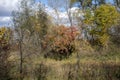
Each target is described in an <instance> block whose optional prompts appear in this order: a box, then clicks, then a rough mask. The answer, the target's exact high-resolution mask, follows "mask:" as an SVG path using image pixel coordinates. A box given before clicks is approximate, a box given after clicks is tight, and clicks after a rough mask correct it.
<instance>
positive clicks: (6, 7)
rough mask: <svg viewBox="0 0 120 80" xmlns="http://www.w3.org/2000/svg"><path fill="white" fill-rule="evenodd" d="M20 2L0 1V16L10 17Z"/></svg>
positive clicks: (13, 0)
mask: <svg viewBox="0 0 120 80" xmlns="http://www.w3.org/2000/svg"><path fill="white" fill-rule="evenodd" d="M18 1H19V0H0V16H10V14H11V12H12V11H13V10H15V9H16V8H17V7H16V6H17V3H18Z"/></svg>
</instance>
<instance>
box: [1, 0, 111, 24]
mask: <svg viewBox="0 0 120 80" xmlns="http://www.w3.org/2000/svg"><path fill="white" fill-rule="evenodd" d="M19 1H20V0H0V26H9V25H10V23H11V22H12V21H11V12H12V11H13V10H16V9H17V5H18V2H19ZM38 1H41V2H42V3H43V4H47V0H36V2H38ZM108 1H109V2H113V1H112V0H108Z"/></svg>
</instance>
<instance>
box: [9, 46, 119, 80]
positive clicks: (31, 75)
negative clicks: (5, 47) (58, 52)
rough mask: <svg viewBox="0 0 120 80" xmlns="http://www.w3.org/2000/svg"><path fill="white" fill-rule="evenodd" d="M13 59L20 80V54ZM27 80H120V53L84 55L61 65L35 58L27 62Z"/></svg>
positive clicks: (75, 55) (65, 60) (112, 50)
mask: <svg viewBox="0 0 120 80" xmlns="http://www.w3.org/2000/svg"><path fill="white" fill-rule="evenodd" d="M9 59H10V61H12V62H13V63H14V69H13V70H12V71H11V72H12V73H11V74H12V76H14V77H16V79H15V80H19V79H17V78H18V77H19V53H18V52H12V54H11V56H10V58H9ZM16 65H17V66H16ZM13 73H14V74H13ZM24 80H120V49H119V47H117V48H114V49H113V48H111V49H109V50H106V51H103V52H101V53H99V52H88V51H87V52H86V51H85V52H84V51H80V52H78V53H73V55H71V56H70V57H69V58H68V59H63V60H61V61H59V60H54V59H50V58H44V57H43V56H41V55H39V56H38V55H35V54H33V55H32V56H30V57H26V58H25V59H24Z"/></svg>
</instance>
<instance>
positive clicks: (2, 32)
mask: <svg viewBox="0 0 120 80" xmlns="http://www.w3.org/2000/svg"><path fill="white" fill-rule="evenodd" d="M9 39H10V31H9V30H8V29H7V28H5V27H1V28H0V47H4V46H6V45H7V44H8V43H9Z"/></svg>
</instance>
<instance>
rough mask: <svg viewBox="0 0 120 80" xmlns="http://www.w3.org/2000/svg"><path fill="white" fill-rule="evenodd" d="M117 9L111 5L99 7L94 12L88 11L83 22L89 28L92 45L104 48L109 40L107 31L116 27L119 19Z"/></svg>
mask: <svg viewBox="0 0 120 80" xmlns="http://www.w3.org/2000/svg"><path fill="white" fill-rule="evenodd" d="M119 15H120V14H119V13H118V11H117V9H116V8H115V7H114V6H112V5H108V4H107V5H101V6H100V7H98V8H97V9H96V10H95V11H88V12H87V13H86V15H85V20H84V22H85V23H86V24H88V25H90V26H91V29H90V30H89V33H90V35H91V36H92V40H91V41H92V44H94V45H100V46H105V45H107V41H108V40H109V34H108V30H109V28H111V27H112V26H114V25H116V24H117V22H118V19H119Z"/></svg>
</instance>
